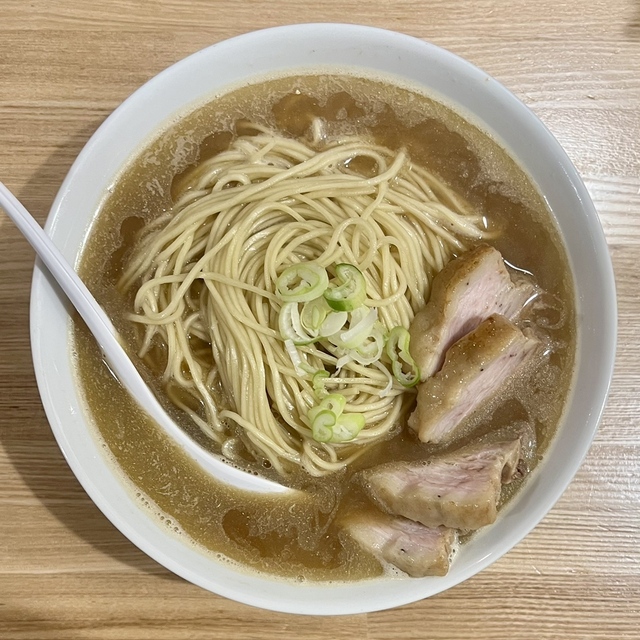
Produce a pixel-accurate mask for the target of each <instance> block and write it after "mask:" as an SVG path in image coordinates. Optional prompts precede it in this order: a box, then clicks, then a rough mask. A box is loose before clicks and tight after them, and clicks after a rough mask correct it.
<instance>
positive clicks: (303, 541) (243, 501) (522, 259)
mask: <svg viewBox="0 0 640 640" xmlns="http://www.w3.org/2000/svg"><path fill="white" fill-rule="evenodd" d="M314 117H321V118H323V119H324V120H325V121H326V123H327V130H328V132H329V134H334V133H341V134H349V133H363V132H366V133H368V134H369V135H371V136H372V137H373V138H374V139H375V141H376V142H378V143H380V144H383V145H386V146H388V147H390V148H392V149H399V148H402V147H404V148H406V149H407V150H408V152H409V155H410V157H411V159H412V161H413V162H416V163H418V164H421V165H423V166H425V167H426V168H428V169H430V170H432V171H433V172H434V173H436V174H438V175H439V176H440V177H441V178H443V179H444V180H445V181H446V182H448V183H449V184H450V185H451V186H452V187H453V188H455V189H456V190H457V191H458V192H459V193H460V194H461V195H462V196H463V197H465V198H466V199H467V200H468V201H469V202H470V203H471V204H472V205H473V206H475V207H479V208H481V209H482V210H483V211H484V212H485V213H486V214H487V215H488V216H489V217H490V224H491V226H492V228H495V229H498V230H500V235H499V237H498V238H497V239H496V241H495V242H494V243H493V244H494V245H495V246H496V248H498V249H499V250H500V251H501V252H502V254H503V255H504V257H505V259H506V260H507V261H508V262H509V263H510V264H512V265H515V266H517V268H519V269H524V270H526V271H529V272H531V273H533V274H534V275H535V277H536V280H537V282H538V284H539V285H540V286H541V288H542V289H543V290H544V291H545V292H546V293H545V294H544V295H543V296H542V297H541V302H542V303H544V305H545V307H544V308H542V309H538V312H537V313H536V314H535V316H533V315H531V316H530V317H525V318H524V319H523V321H524V324H525V325H527V324H529V325H531V324H536V325H540V323H542V324H543V325H547V326H546V328H545V329H544V331H545V334H546V340H547V343H548V345H549V346H550V347H551V348H552V349H553V353H552V354H551V356H550V357H548V358H543V359H541V360H540V362H539V363H538V365H537V366H535V367H531V368H530V369H528V370H527V371H526V372H523V373H522V374H520V375H519V376H518V377H516V378H515V379H514V380H513V381H512V382H511V383H510V384H509V385H508V386H507V388H505V390H503V392H502V393H501V394H500V395H499V397H497V398H495V399H494V400H493V401H491V402H490V403H488V404H487V405H486V406H485V407H484V408H483V409H481V410H480V411H479V412H478V413H477V414H476V415H475V416H474V417H473V418H472V419H471V420H470V421H469V423H468V425H467V428H466V432H468V434H469V435H468V436H466V437H464V438H463V439H462V441H459V442H457V443H456V444H455V447H457V446H460V444H464V443H465V442H467V441H471V440H475V439H477V438H491V437H493V436H492V435H491V434H492V433H493V432H494V431H497V432H499V433H501V434H511V435H513V434H515V433H516V432H518V433H519V429H520V428H521V427H522V425H523V424H526V425H529V428H531V429H532V430H535V434H536V438H537V441H538V454H537V457H535V458H532V459H531V460H530V461H529V462H530V465H531V466H535V463H536V461H537V459H539V457H540V456H541V455H542V453H543V452H544V450H545V448H546V447H547V446H548V443H549V441H550V439H551V437H552V436H553V433H554V432H555V429H556V426H557V423H558V421H559V419H560V417H561V414H562V410H563V407H564V402H565V398H566V397H567V395H568V391H569V385H570V382H571V375H572V369H573V361H574V349H575V335H574V324H575V322H574V308H573V289H572V281H571V276H570V272H569V269H568V266H567V261H566V257H565V255H564V251H563V247H562V243H561V240H560V238H559V237H558V235H557V232H556V230H555V227H554V226H553V224H551V222H550V214H549V212H548V211H547V210H546V209H545V205H544V203H543V200H542V198H541V197H540V196H539V194H538V193H537V192H536V190H535V189H534V187H533V186H532V185H531V183H530V182H529V180H528V179H527V177H526V175H525V174H524V173H523V172H522V171H521V170H520V169H519V168H518V167H517V165H516V164H515V163H514V162H513V161H512V160H511V158H509V156H508V155H507V154H506V153H505V152H504V151H503V150H502V149H501V148H500V147H499V146H498V145H497V144H496V143H495V142H494V141H492V140H491V139H490V138H489V137H488V136H486V135H485V134H483V133H481V132H480V131H478V129H476V128H475V127H473V126H472V125H470V124H469V123H468V122H467V121H466V120H464V119H463V118H462V117H460V116H459V115H457V114H456V113H454V112H452V111H450V110H449V109H447V108H445V107H444V106H442V105H441V104H439V103H437V102H434V101H432V100H429V99H428V98H426V97H424V96H422V95H420V94H417V93H415V92H413V91H410V90H408V89H404V88H400V87H396V86H392V85H390V84H388V83H386V82H380V81H377V80H374V79H369V78H358V77H352V76H297V77H288V78H280V79H273V80H270V81H267V82H265V83H261V84H257V85H253V86H250V87H246V88H243V89H239V90H237V91H234V92H232V93H230V94H227V95H225V96H222V97H220V98H218V99H216V100H214V101H213V102H211V103H210V104H208V105H206V106H204V107H202V108H199V109H197V110H196V111H194V112H192V113H191V114H189V115H187V116H185V117H184V118H182V119H180V120H179V121H178V122H176V123H175V124H174V125H173V126H172V127H170V128H169V129H168V130H167V131H165V132H163V133H162V134H161V135H159V137H158V138H157V139H156V140H155V141H154V142H153V143H152V144H150V145H149V146H148V147H147V148H146V149H145V150H144V151H143V152H142V153H141V154H139V155H138V157H136V158H135V159H134V160H133V161H132V163H131V164H130V166H128V167H127V168H126V169H125V170H124V171H123V173H122V175H121V176H120V177H119V178H118V180H117V181H116V183H115V185H114V187H113V190H112V192H111V193H110V195H109V197H108V198H107V199H106V201H105V202H104V204H103V206H102V208H101V211H100V213H99V215H98V217H97V219H96V221H95V223H94V225H93V228H92V231H91V234H90V236H89V237H88V239H87V242H86V246H85V249H84V252H83V256H82V260H81V264H80V272H81V274H82V277H83V278H84V279H85V282H87V283H88V285H89V287H90V288H91V290H92V291H93V293H94V294H95V295H96V297H97V298H98V300H99V301H100V302H101V303H102V304H103V305H104V307H105V308H106V309H107V311H108V313H109V314H110V316H111V317H112V318H113V319H114V322H115V323H116V326H117V327H118V328H119V330H120V331H121V332H122V333H123V335H124V336H125V337H126V338H127V339H128V340H129V342H130V343H131V344H135V341H136V337H135V335H134V334H133V329H132V327H131V326H130V325H129V323H127V322H126V321H124V320H123V315H124V313H125V311H127V310H128V308H130V301H129V300H124V299H123V298H122V296H121V295H120V293H119V292H118V291H117V289H116V286H115V283H116V281H117V279H118V277H119V275H120V273H121V271H122V266H123V264H124V263H125V262H126V258H127V255H128V252H129V250H130V249H131V246H132V245H133V243H134V238H135V234H136V232H137V231H138V230H139V229H140V228H141V227H142V226H143V225H144V223H145V222H148V221H150V220H153V219H154V218H155V217H157V216H158V215H159V214H161V213H162V212H163V211H166V210H167V209H168V208H170V207H171V203H172V197H175V195H176V193H177V192H179V190H180V188H181V182H182V179H183V178H184V176H185V175H187V174H188V173H189V172H191V171H194V170H196V171H197V163H198V160H199V159H200V160H202V159H205V158H207V157H210V156H212V155H214V154H215V153H217V152H219V151H221V150H223V149H224V148H226V146H227V145H228V144H229V142H230V141H231V140H232V138H233V136H234V135H236V132H238V131H239V132H242V129H243V126H244V123H245V122H246V121H248V120H250V121H255V122H259V123H261V124H265V125H268V126H271V127H274V128H276V129H278V130H280V131H281V132H283V133H285V134H288V135H291V136H295V137H298V136H302V135H304V133H305V132H306V131H307V129H308V126H309V124H310V123H311V121H312V119H313V118H314ZM75 337H76V350H77V367H78V372H79V379H80V383H81V385H82V387H83V391H84V394H85V397H86V401H87V405H88V407H89V410H90V412H91V415H92V417H93V419H94V421H95V424H96V425H97V428H98V430H99V432H100V435H101V437H102V439H103V442H104V445H105V448H106V449H107V450H108V452H109V454H110V456H111V457H112V459H113V461H114V462H115V465H116V467H117V468H119V469H120V470H121V472H122V474H123V476H124V478H125V479H126V481H127V482H128V483H130V486H131V487H132V491H133V492H135V494H136V495H137V496H138V497H139V498H140V501H141V504H142V503H144V504H145V505H147V506H148V507H149V508H150V509H151V510H152V511H153V512H154V513H156V514H157V517H158V519H159V520H161V521H162V522H164V523H165V524H166V525H167V526H168V527H169V528H170V529H171V530H174V531H176V532H179V533H181V534H186V535H185V536H184V537H185V538H186V539H188V540H189V541H190V542H191V543H194V544H196V545H197V546H199V547H200V548H203V549H206V550H210V552H212V553H217V554H219V555H221V556H224V557H225V558H227V559H229V560H231V561H233V562H236V563H238V565H239V566H243V567H247V568H253V569H255V570H258V571H262V572H267V573H270V574H274V575H280V576H284V577H287V578H293V579H306V580H359V579H363V578H367V577H373V576H376V575H379V574H380V573H381V572H382V568H381V567H380V566H379V564H378V563H377V562H376V561H375V560H373V559H372V558H371V557H369V556H368V555H367V554H365V553H363V552H361V551H359V549H358V548H357V547H356V546H355V545H353V544H351V543H350V542H349V540H347V539H345V538H343V537H342V536H341V535H340V532H339V529H338V527H337V526H336V525H335V524H334V519H335V517H336V516H337V515H339V514H341V513H344V512H347V511H349V510H352V509H355V508H370V507H369V503H368V501H367V499H366V497H365V496H364V495H363V492H362V490H361V488H360V486H359V484H358V482H357V481H356V480H355V479H352V478H351V477H350V476H351V474H352V473H353V472H354V471H356V470H357V469H358V468H363V467H367V466H370V465H373V464H375V463H377V462H381V461H384V460H387V459H391V458H398V459H417V458H422V457H425V456H426V455H429V454H430V453H431V452H433V451H435V448H434V447H429V446H427V445H422V444H420V443H419V442H418V441H417V440H416V439H415V437H413V436H412V435H411V434H408V433H401V434H400V435H399V436H396V437H394V438H393V439H391V440H389V441H387V442H384V443H382V444H380V445H378V446H377V447H375V448H374V449H372V450H371V451H370V452H368V453H367V454H366V455H364V456H363V457H362V458H361V459H360V460H358V461H357V464H356V465H354V466H353V468H351V469H349V471H348V472H347V473H340V474H336V475H335V476H331V477H329V478H323V479H321V480H313V479H309V478H306V477H302V476H301V477H299V478H297V479H296V480H295V481H294V484H296V483H297V484H298V486H301V487H302V488H304V489H306V490H308V491H309V494H310V495H309V497H308V498H306V499H293V498H282V497H278V498H273V497H267V498H265V497H262V496H261V497H258V498H256V497H255V496H254V495H252V494H243V493H242V492H237V491H231V490H229V489H228V488H227V487H226V486H222V485H219V484H218V483H216V482H215V481H214V480H212V479H211V478H210V477H209V476H207V475H206V474H204V473H203V472H201V471H200V470H199V469H198V468H196V467H195V466H194V465H193V464H192V463H191V462H190V461H189V460H187V459H185V458H184V456H183V455H182V454H181V452H180V451H179V450H178V448H177V447H176V446H175V445H173V444H172V443H171V442H170V441H169V440H168V438H166V437H165V436H164V435H163V434H162V433H160V430H159V429H157V427H155V425H153V424H152V423H151V422H150V421H149V420H148V419H146V417H145V416H144V415H143V414H142V413H141V412H140V410H139V409H137V407H136V405H135V403H134V402H133V401H132V400H131V399H129V397H128V396H127V394H126V392H124V390H122V389H121V388H120V386H119V384H118V383H117V381H115V380H114V378H113V377H112V376H111V375H110V373H109V371H108V369H107V367H106V366H105V365H104V363H103V362H102V360H101V358H100V354H99V351H98V349H97V347H96V346H95V344H94V342H93V340H92V338H91V336H89V335H88V332H87V331H86V329H85V328H84V327H83V326H81V325H78V327H77V329H76V332H75ZM134 350H135V349H134ZM147 376H148V379H149V381H150V383H151V384H154V385H155V386H156V387H157V388H158V387H159V381H158V380H157V379H155V378H154V374H153V370H152V369H151V370H148V371H147ZM174 414H175V412H174ZM175 416H176V418H177V419H178V420H179V421H180V422H181V423H182V424H184V426H185V428H186V429H187V430H189V432H190V433H191V434H192V435H193V436H194V437H196V438H197V439H198V440H199V441H201V442H204V441H205V440H206V438H205V437H204V436H202V435H201V434H200V433H199V432H198V430H197V429H195V428H194V427H191V426H190V425H189V424H187V421H185V420H184V419H183V418H182V417H181V416H179V415H177V414H175ZM455 447H453V448H455ZM450 448H451V447H450ZM518 486H519V483H514V484H513V485H512V486H510V489H509V491H505V492H504V494H505V499H506V498H508V497H509V496H510V495H511V494H513V493H514V492H515V491H517V488H518Z"/></svg>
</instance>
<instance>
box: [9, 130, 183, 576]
mask: <svg viewBox="0 0 640 640" xmlns="http://www.w3.org/2000/svg"><path fill="white" fill-rule="evenodd" d="M99 124H100V123H99V122H97V123H94V124H92V125H91V126H86V127H84V128H83V129H80V130H78V131H77V132H76V133H74V134H73V135H72V136H71V137H70V138H69V139H68V140H67V141H66V142H65V143H63V144H62V145H60V146H59V147H57V148H56V149H55V151H54V152H53V153H52V154H51V155H50V156H49V157H48V158H47V160H46V161H45V162H44V163H43V164H42V165H41V166H40V167H39V168H38V169H37V170H36V171H35V172H34V174H33V175H32V176H31V178H30V179H29V181H28V182H27V184H26V185H25V186H24V187H23V189H22V190H21V191H20V192H19V193H17V194H16V195H17V196H18V198H19V199H20V200H21V201H22V202H23V203H24V204H25V206H27V208H30V209H31V213H32V214H33V215H34V216H35V217H36V218H37V219H38V220H39V221H41V222H42V221H43V220H44V219H45V218H46V213H47V210H48V207H49V206H50V204H51V202H52V200H53V197H54V195H55V191H56V189H57V188H58V187H59V185H60V184H61V183H62V181H63V179H64V177H65V175H66V173H67V171H68V170H69V167H70V166H71V164H72V162H73V160H74V158H75V157H76V156H77V154H78V153H79V152H80V150H81V148H82V147H83V146H84V144H85V143H86V141H87V140H88V138H89V137H90V135H91V134H92V133H93V131H94V130H95V128H96V127H97V126H98V125H99ZM43 192H44V193H45V194H49V197H47V196H44V197H43ZM49 192H50V193H49ZM3 227H4V229H3V233H2V234H1V235H0V256H11V255H15V254H16V247H19V246H20V245H19V243H21V242H24V243H26V241H25V240H23V239H22V237H21V235H20V233H19V232H18V230H17V229H16V228H15V227H13V226H12V225H10V224H9V223H8V222H7V223H6V225H3ZM23 246H24V245H23ZM12 247H13V250H12V249H11V248H12ZM21 251H22V250H21ZM21 255H24V253H21ZM30 264H31V263H30V262H29V265H30ZM31 277H32V271H31V269H30V268H20V269H16V270H15V272H14V273H12V283H11V289H12V292H15V293H14V294H13V298H12V300H13V302H14V304H12V305H11V307H12V308H13V310H14V311H13V313H12V315H13V317H11V318H9V319H8V320H7V322H11V323H13V326H14V327H20V329H19V331H20V336H18V339H19V340H20V344H22V345H25V347H24V348H23V349H21V351H20V352H19V357H20V358H24V360H28V361H27V362H22V363H20V364H19V369H20V371H21V372H23V375H18V376H14V377H9V376H7V379H6V381H5V383H4V385H6V387H7V389H6V391H7V392H8V397H11V398H20V399H21V402H23V403H24V406H23V407H20V406H16V405H15V404H13V405H12V404H10V405H9V410H10V412H11V411H12V413H13V415H14V416H15V418H14V422H13V424H14V425H20V426H19V428H18V429H15V428H14V429H8V428H7V426H8V425H7V423H6V418H7V417H8V416H7V415H6V414H5V415H4V416H2V419H1V422H2V423H5V424H4V425H3V428H0V441H1V442H2V445H3V448H4V450H5V452H6V455H7V456H8V457H9V459H10V461H11V463H12V464H13V467H14V468H15V470H16V471H17V472H18V473H19V474H20V476H21V478H22V480H23V482H24V483H25V485H26V486H27V487H28V488H29V490H30V491H31V492H32V493H33V495H34V496H35V497H36V498H37V499H38V500H39V501H40V502H41V504H42V505H43V506H45V507H46V508H47V509H48V510H49V512H50V513H51V514H52V515H53V516H54V517H55V518H56V519H57V520H58V521H59V522H60V523H62V524H63V525H64V526H65V527H66V528H67V529H69V530H70V531H72V532H73V533H74V534H76V535H77V536H78V537H79V538H80V539H82V540H83V541H84V542H86V543H88V544H90V545H91V546H92V547H94V548H95V549H96V550H98V551H99V552H100V553H103V554H106V555H108V556H110V557H112V558H113V559H115V560H116V561H118V562H120V563H123V564H126V565H129V566H130V567H132V568H134V569H136V570H138V571H143V572H145V573H148V574H154V575H159V576H161V577H164V578H165V579H171V580H180V578H178V577H177V576H175V575H174V574H172V573H171V572H169V571H167V570H166V569H165V568H164V567H162V566H161V565H160V564H158V563H156V562H155V561H154V560H152V559H151V558H149V557H148V556H147V555H146V554H144V553H143V552H142V551H140V550H139V549H138V548H137V547H135V545H133V544H132V543H131V542H130V541H129V540H127V539H126V538H125V536H124V535H122V534H121V533H120V532H119V531H118V530H117V529H116V528H115V527H114V526H113V525H112V524H111V523H110V522H109V520H108V519H107V518H106V517H105V516H104V515H103V514H102V513H101V512H100V510H99V509H98V508H97V507H96V506H95V504H94V503H93V502H92V501H91V499H90V498H89V496H88V495H87V494H86V493H85V491H84V489H83V488H82V486H81V485H80V483H79V482H78V480H77V479H76V477H75V475H74V474H73V472H72V471H71V469H70V467H69V466H68V465H67V462H66V461H65V459H64V457H63V455H62V452H61V451H60V449H59V448H58V446H57V443H56V441H55V438H54V437H53V434H52V432H51V430H50V429H49V425H48V422H47V418H46V415H45V412H44V409H43V407H42V404H41V401H40V396H39V394H38V390H37V386H36V382H35V374H34V371H33V364H32V362H31V358H30V354H29V353H28V352H27V347H26V345H28V344H29V333H28V332H29V317H28V308H29V296H30V287H31ZM60 295H61V296H63V294H62V293H61V292H60ZM7 326H9V325H7ZM13 331H14V332H15V331H16V329H15V328H14V329H13ZM34 407H35V410H34V409H33V408H34ZM34 463H35V464H34ZM43 544H44V542H43Z"/></svg>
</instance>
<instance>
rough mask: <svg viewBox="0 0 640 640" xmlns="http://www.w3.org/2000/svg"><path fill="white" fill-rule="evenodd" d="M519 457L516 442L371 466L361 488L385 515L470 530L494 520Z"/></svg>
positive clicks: (468, 448) (516, 467)
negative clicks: (423, 458) (503, 488)
mask: <svg viewBox="0 0 640 640" xmlns="http://www.w3.org/2000/svg"><path fill="white" fill-rule="evenodd" d="M520 458H521V446H520V440H512V441H510V442H496V443H493V444H481V445H475V446H472V447H467V448H465V449H460V450H458V451H456V452H454V453H452V454H450V455H446V456H440V457H436V458H433V459H432V460H429V461H428V462H391V463H389V464H384V465H381V466H379V467H374V468H373V469H371V470H369V471H367V472H366V473H365V474H364V483H365V487H366V489H367V491H368V492H369V494H370V495H371V496H372V497H373V498H374V500H375V501H376V502H378V503H379V504H380V505H381V506H382V507H383V508H384V509H385V510H386V511H389V512H390V513H393V514H395V515H397V516H404V517H405V518H410V519H411V520H415V521H416V522H420V523H422V524H424V525H426V526H428V527H439V526H445V527H450V528H452V529H462V530H466V531H469V530H475V529H479V528H480V527H484V526H485V525H488V524H491V523H492V522H494V521H495V519H496V516H497V514H498V500H499V499H500V494H501V492H502V485H503V484H506V483H508V482H511V480H512V479H513V478H514V476H515V475H516V472H517V470H518V462H519V461H520Z"/></svg>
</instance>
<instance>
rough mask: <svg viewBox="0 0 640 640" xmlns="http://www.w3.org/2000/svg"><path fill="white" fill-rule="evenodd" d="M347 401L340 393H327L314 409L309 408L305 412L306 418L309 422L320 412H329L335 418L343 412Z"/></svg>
mask: <svg viewBox="0 0 640 640" xmlns="http://www.w3.org/2000/svg"><path fill="white" fill-rule="evenodd" d="M346 404H347V399H346V398H345V397H344V396H343V395H342V394H341V393H329V394H327V395H326V396H325V397H324V398H323V399H322V400H321V401H320V404H317V405H316V406H315V407H311V409H309V411H308V412H307V417H308V418H309V420H310V421H311V422H313V421H314V420H315V419H316V416H317V415H318V414H319V413H321V412H322V411H331V413H333V414H334V415H335V416H336V418H337V417H338V416H339V415H340V414H341V413H342V412H343V411H344V407H345V405H346Z"/></svg>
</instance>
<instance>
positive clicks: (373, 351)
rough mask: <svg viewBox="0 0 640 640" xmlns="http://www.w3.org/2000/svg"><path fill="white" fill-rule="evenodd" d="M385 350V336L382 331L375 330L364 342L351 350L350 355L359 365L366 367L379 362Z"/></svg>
mask: <svg viewBox="0 0 640 640" xmlns="http://www.w3.org/2000/svg"><path fill="white" fill-rule="evenodd" d="M383 350H384V336H383V335H382V331H380V329H378V328H375V329H374V330H373V331H372V332H371V334H370V335H369V336H367V338H366V339H365V340H364V341H363V342H361V343H360V344H359V345H358V346H357V347H355V348H354V349H351V350H350V352H349V353H350V354H351V357H352V358H353V359H354V360H355V361H356V362H357V363H358V364H362V365H365V366H366V365H369V364H373V363H374V362H376V361H377V360H379V359H380V356H381V355H382V351H383Z"/></svg>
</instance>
